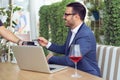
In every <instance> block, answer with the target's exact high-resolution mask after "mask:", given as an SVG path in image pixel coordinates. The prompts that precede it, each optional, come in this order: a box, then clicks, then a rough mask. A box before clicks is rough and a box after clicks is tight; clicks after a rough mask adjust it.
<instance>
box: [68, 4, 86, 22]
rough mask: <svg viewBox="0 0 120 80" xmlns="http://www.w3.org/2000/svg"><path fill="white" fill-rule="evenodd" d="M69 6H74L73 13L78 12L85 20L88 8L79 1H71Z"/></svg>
mask: <svg viewBox="0 0 120 80" xmlns="http://www.w3.org/2000/svg"><path fill="white" fill-rule="evenodd" d="M67 7H72V8H73V11H72V12H73V13H74V14H76V13H78V14H79V16H80V18H81V20H84V18H85V16H86V9H85V7H84V6H83V5H82V4H81V3H79V2H72V3H69V4H68V5H67Z"/></svg>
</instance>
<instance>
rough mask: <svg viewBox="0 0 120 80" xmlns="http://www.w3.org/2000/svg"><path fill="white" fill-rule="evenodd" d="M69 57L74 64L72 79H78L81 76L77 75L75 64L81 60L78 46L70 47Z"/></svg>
mask: <svg viewBox="0 0 120 80" xmlns="http://www.w3.org/2000/svg"><path fill="white" fill-rule="evenodd" d="M69 57H70V59H71V60H72V61H73V62H74V63H75V73H74V74H73V75H72V77H76V78H80V77H81V76H80V75H79V74H78V73H77V62H78V61H80V60H81V59H82V54H81V52H80V45H79V44H74V45H71V47H70V53H69Z"/></svg>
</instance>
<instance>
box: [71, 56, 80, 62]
mask: <svg viewBox="0 0 120 80" xmlns="http://www.w3.org/2000/svg"><path fill="white" fill-rule="evenodd" d="M70 59H71V60H72V61H73V62H78V61H80V60H81V59H82V56H77V57H75V56H70Z"/></svg>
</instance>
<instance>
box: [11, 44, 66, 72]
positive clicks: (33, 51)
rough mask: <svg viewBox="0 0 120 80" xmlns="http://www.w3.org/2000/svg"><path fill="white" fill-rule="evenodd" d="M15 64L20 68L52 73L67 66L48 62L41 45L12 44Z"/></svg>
mask: <svg viewBox="0 0 120 80" xmlns="http://www.w3.org/2000/svg"><path fill="white" fill-rule="evenodd" d="M12 50H13V53H14V56H15V58H16V60H17V64H18V66H19V68H20V69H22V70H30V71H37V72H44V73H54V72H57V71H60V70H63V69H66V68H67V66H62V65H56V64H48V63H47V60H46V56H45V54H44V51H43V48H42V47H41V46H12Z"/></svg>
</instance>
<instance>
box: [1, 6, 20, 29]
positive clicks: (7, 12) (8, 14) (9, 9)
mask: <svg viewBox="0 0 120 80" xmlns="http://www.w3.org/2000/svg"><path fill="white" fill-rule="evenodd" d="M12 9H13V10H12ZM18 10H21V8H20V7H18V6H13V5H8V7H7V8H0V15H2V16H6V21H5V22H4V26H5V27H9V26H10V23H11V18H12V16H11V14H12V13H14V12H15V11H18ZM12 23H13V24H14V25H15V24H16V23H15V22H14V21H12ZM12 27H14V26H13V25H12Z"/></svg>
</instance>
